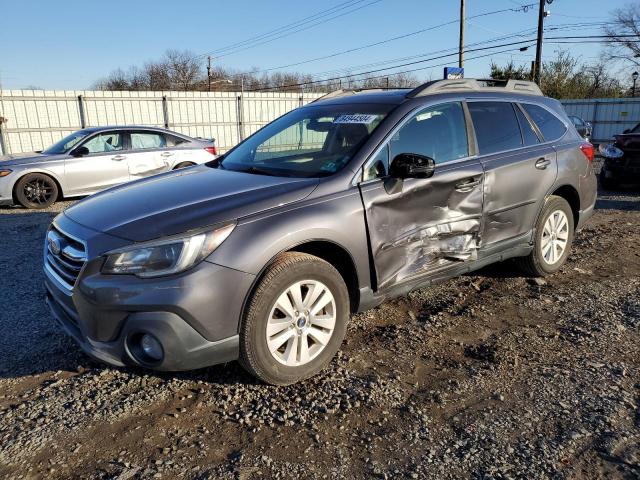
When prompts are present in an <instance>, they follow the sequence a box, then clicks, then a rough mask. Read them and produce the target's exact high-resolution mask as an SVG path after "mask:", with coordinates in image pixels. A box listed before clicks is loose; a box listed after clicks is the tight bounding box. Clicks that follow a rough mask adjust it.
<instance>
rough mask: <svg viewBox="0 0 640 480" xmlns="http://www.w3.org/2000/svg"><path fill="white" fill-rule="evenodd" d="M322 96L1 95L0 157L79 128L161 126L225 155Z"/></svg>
mask: <svg viewBox="0 0 640 480" xmlns="http://www.w3.org/2000/svg"><path fill="white" fill-rule="evenodd" d="M320 96H321V94H305V95H304V96H301V94H299V93H262V92H245V93H244V96H243V95H242V94H241V93H240V92H173V91H172V92H144V91H143V92H103V91H82V90H64V91H62V90H0V155H2V154H6V153H24V152H32V151H35V150H42V149H44V148H46V147H48V146H49V145H51V144H53V143H54V142H56V141H58V140H59V139H61V138H62V137H64V136H65V135H68V134H70V133H72V132H74V131H76V130H79V129H81V128H84V127H92V126H106V125H150V126H164V127H167V128H169V129H172V130H175V131H177V132H180V133H184V134H186V135H190V136H193V137H204V138H215V139H216V144H217V146H218V149H219V150H220V151H221V152H224V151H226V150H228V149H230V148H232V147H233V146H235V145H236V144H237V143H238V142H239V141H240V140H242V138H246V137H247V136H249V135H251V134H252V133H253V132H255V131H256V130H258V129H259V128H261V127H262V126H263V125H265V124H267V123H269V122H270V121H272V120H274V119H275V118H277V117H279V116H281V115H283V114H285V113H286V112H288V111H290V110H292V109H294V108H297V107H299V106H300V105H303V104H305V103H308V102H309V101H312V100H314V99H316V98H318V97H320Z"/></svg>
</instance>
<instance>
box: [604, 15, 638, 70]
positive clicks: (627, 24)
mask: <svg viewBox="0 0 640 480" xmlns="http://www.w3.org/2000/svg"><path fill="white" fill-rule="evenodd" d="M604 31H605V33H606V34H607V35H609V36H610V37H612V39H613V40H614V43H612V44H610V45H609V47H608V48H607V50H606V55H607V57H608V58H609V59H611V60H615V61H618V62H622V63H624V64H627V65H629V64H630V65H633V66H636V67H637V66H640V43H639V42H638V36H639V35H640V4H639V3H631V4H628V5H626V6H624V7H622V8H618V9H616V10H614V11H613V18H612V24H611V25H608V26H606V27H604ZM625 35H635V37H628V36H625Z"/></svg>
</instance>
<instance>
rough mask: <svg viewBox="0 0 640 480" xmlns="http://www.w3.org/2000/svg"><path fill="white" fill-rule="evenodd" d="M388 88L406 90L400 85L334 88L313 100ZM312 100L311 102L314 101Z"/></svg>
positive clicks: (380, 90) (382, 90)
mask: <svg viewBox="0 0 640 480" xmlns="http://www.w3.org/2000/svg"><path fill="white" fill-rule="evenodd" d="M388 90H406V89H404V88H400V87H394V88H384V87H375V88H341V89H340V90H334V91H333V92H329V93H327V94H326V95H323V96H321V97H318V98H316V99H315V100H314V101H313V102H317V101H319V100H329V99H330V98H338V97H346V96H347V95H356V94H358V93H361V92H386V91H388ZM313 102H311V103H313Z"/></svg>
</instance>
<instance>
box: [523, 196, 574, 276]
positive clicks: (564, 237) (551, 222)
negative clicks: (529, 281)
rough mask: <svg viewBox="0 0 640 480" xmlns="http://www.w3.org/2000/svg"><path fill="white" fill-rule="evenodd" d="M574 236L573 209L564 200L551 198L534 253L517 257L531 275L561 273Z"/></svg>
mask: <svg viewBox="0 0 640 480" xmlns="http://www.w3.org/2000/svg"><path fill="white" fill-rule="evenodd" d="M573 234H574V224H573V212H572V211H571V207H570V206H569V204H568V203H567V201H566V200H565V199H564V198H562V197H557V196H555V195H554V196H551V197H549V198H548V199H547V202H546V204H545V206H544V208H543V210H542V214H541V215H540V218H539V219H538V222H537V224H536V233H535V238H534V243H533V251H532V252H531V253H530V254H529V255H528V256H526V257H522V258H517V259H516V262H517V264H518V266H519V267H520V268H521V269H522V270H523V271H524V272H525V273H527V274H528V275H531V276H538V277H543V276H545V275H549V274H551V273H555V272H557V271H558V270H560V267H562V265H564V262H565V261H566V260H567V257H568V256H569V252H570V250H571V243H572V242H573Z"/></svg>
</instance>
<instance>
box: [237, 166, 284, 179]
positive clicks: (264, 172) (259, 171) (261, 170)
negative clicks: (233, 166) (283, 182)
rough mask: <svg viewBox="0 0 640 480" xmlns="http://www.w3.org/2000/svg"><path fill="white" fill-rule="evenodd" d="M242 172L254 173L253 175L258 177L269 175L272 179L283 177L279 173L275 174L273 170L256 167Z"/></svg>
mask: <svg viewBox="0 0 640 480" xmlns="http://www.w3.org/2000/svg"><path fill="white" fill-rule="evenodd" d="M240 171H241V172H244V173H253V174H258V175H269V176H271V177H280V176H282V175H279V174H277V173H274V172H273V171H271V170H267V169H265V168H260V167H254V166H251V167H249V168H247V169H245V170H240Z"/></svg>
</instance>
